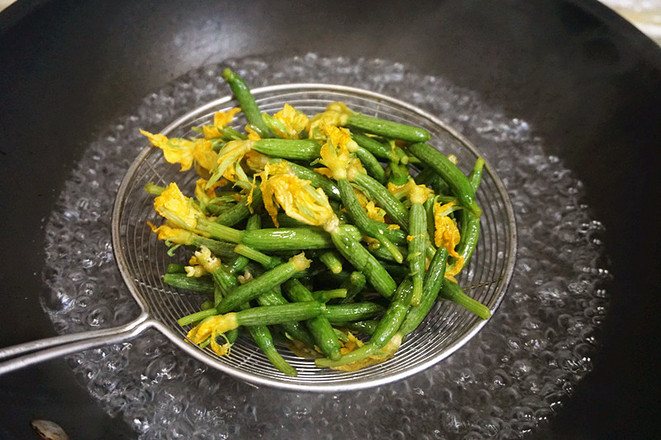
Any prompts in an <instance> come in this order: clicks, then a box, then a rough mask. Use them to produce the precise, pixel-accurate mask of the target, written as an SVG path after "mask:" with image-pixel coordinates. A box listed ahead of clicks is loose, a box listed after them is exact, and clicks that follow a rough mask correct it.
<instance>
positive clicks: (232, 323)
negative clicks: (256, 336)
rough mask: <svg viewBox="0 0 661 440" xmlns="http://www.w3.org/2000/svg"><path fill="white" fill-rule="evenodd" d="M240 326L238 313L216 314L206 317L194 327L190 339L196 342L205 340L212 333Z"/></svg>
mask: <svg viewBox="0 0 661 440" xmlns="http://www.w3.org/2000/svg"><path fill="white" fill-rule="evenodd" d="M238 326H239V322H238V321H237V319H236V313H226V314H224V315H214V316H210V317H208V318H206V319H204V320H203V321H202V322H201V323H199V324H198V325H196V326H195V327H193V328H192V329H191V330H190V331H189V332H188V335H187V337H188V339H190V340H191V342H193V343H194V344H201V343H203V342H205V341H206V340H207V339H209V337H211V336H212V335H218V334H221V333H225V332H228V331H230V330H234V329H235V328H237V327H238Z"/></svg>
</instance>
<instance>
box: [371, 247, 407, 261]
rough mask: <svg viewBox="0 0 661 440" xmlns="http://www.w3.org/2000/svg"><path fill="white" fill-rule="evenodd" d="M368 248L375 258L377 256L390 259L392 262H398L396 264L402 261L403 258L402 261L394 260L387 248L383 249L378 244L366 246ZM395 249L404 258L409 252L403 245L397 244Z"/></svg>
mask: <svg viewBox="0 0 661 440" xmlns="http://www.w3.org/2000/svg"><path fill="white" fill-rule="evenodd" d="M368 249H369V251H370V253H371V254H372V255H374V256H375V257H376V258H378V259H379V260H385V261H390V262H392V263H398V264H401V263H402V261H404V260H402V261H397V260H395V258H394V257H393V256H392V254H391V253H390V252H389V251H388V250H386V249H384V248H383V247H382V246H378V247H371V246H368ZM397 250H398V251H399V253H400V254H401V255H402V258H403V259H406V257H407V256H408V254H409V251H408V249H407V248H405V247H402V246H397Z"/></svg>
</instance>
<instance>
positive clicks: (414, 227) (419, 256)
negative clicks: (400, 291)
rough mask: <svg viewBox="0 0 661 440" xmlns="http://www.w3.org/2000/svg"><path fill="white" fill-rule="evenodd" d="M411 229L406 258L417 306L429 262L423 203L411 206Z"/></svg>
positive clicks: (413, 302) (413, 297)
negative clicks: (426, 249)
mask: <svg viewBox="0 0 661 440" xmlns="http://www.w3.org/2000/svg"><path fill="white" fill-rule="evenodd" d="M409 228H410V231H409V232H410V234H411V239H410V241H409V252H408V256H407V257H406V258H407V260H408V261H409V268H410V270H411V280H412V282H413V295H412V297H411V305H413V306H417V305H418V304H420V299H421V298H422V283H423V278H424V275H425V264H426V262H427V255H426V253H425V244H426V240H427V239H428V237H429V236H428V235H427V213H426V212H425V208H424V206H423V205H422V203H413V204H412V205H411V211H410V216H409Z"/></svg>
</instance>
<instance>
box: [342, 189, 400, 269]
mask: <svg viewBox="0 0 661 440" xmlns="http://www.w3.org/2000/svg"><path fill="white" fill-rule="evenodd" d="M337 184H338V187H339V188H340V194H341V195H342V199H343V201H344V207H345V208H346V210H347V212H348V214H349V216H350V217H351V219H352V220H353V221H354V224H355V225H356V226H357V227H358V229H360V230H361V231H362V232H363V233H364V234H365V235H369V236H370V237H372V238H374V239H376V240H378V241H379V243H380V244H381V246H383V247H384V248H386V249H387V250H388V252H390V254H391V255H392V256H393V258H394V259H395V261H397V262H398V263H401V262H402V261H403V259H404V258H403V257H402V254H401V253H400V252H399V249H398V248H397V246H395V245H394V244H393V243H392V242H391V241H390V240H388V238H386V236H385V234H384V233H383V231H382V230H381V229H380V228H378V227H376V225H375V223H374V222H371V221H370V220H371V219H370V218H369V217H368V216H367V213H366V212H365V210H364V209H363V207H362V206H360V202H359V201H358V197H356V193H355V192H354V190H353V187H352V186H351V183H349V181H348V180H347V179H344V178H343V179H338V181H337Z"/></svg>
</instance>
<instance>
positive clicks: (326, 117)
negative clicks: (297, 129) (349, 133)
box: [308, 102, 351, 139]
mask: <svg viewBox="0 0 661 440" xmlns="http://www.w3.org/2000/svg"><path fill="white" fill-rule="evenodd" d="M350 115H351V110H349V108H348V107H347V106H346V104H344V103H343V102H333V103H331V104H328V105H327V106H326V111H324V112H322V113H318V114H316V115H314V116H313V117H312V118H311V119H310V122H309V123H308V134H309V137H310V138H311V139H323V138H324V137H325V136H326V133H325V132H324V130H323V128H322V127H323V126H324V125H332V126H344V125H345V124H346V123H347V119H349V116H350Z"/></svg>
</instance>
